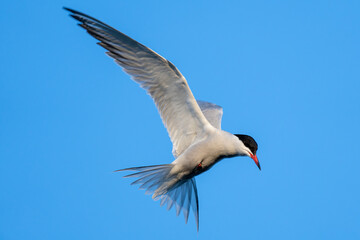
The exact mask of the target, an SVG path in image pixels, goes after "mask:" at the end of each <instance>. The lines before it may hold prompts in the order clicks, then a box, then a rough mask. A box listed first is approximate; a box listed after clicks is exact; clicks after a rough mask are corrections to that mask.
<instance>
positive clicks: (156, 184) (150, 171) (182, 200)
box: [115, 164, 199, 231]
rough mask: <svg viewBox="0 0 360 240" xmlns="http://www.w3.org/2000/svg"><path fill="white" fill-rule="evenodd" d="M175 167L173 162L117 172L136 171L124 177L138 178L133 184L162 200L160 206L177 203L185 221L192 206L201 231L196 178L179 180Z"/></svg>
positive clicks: (170, 205)
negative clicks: (174, 170)
mask: <svg viewBox="0 0 360 240" xmlns="http://www.w3.org/2000/svg"><path fill="white" fill-rule="evenodd" d="M173 167H174V165H173V164H164V165H153V166H144V167H133V168H125V169H120V170H117V171H115V172H120V171H136V172H135V173H132V174H129V175H126V176H124V177H125V178H128V177H135V178H138V179H137V180H135V181H134V182H132V183H131V185H134V184H141V185H140V187H139V189H145V190H146V192H145V194H152V197H153V199H154V200H155V201H157V200H161V201H160V206H164V205H166V204H167V210H170V209H171V208H172V207H173V206H174V205H175V208H176V215H177V216H178V215H179V214H180V212H181V211H182V212H183V213H184V217H185V223H187V221H188V218H189V212H190V206H191V208H192V211H193V212H194V215H195V220H196V226H197V230H198V231H199V201H198V193H197V188H196V182H195V178H190V179H184V180H181V179H180V180H179V179H178V178H177V175H173V174H171V173H170V171H171V169H172V168H173Z"/></svg>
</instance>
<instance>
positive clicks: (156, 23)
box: [0, 0, 360, 240]
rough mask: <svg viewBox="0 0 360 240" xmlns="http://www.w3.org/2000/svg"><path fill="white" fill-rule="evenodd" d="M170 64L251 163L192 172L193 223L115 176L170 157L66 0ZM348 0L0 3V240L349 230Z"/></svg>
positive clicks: (358, 86)
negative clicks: (250, 152) (252, 144)
mask: <svg viewBox="0 0 360 240" xmlns="http://www.w3.org/2000/svg"><path fill="white" fill-rule="evenodd" d="M63 6H67V7H70V8H73V9H76V10H79V11H82V12H84V13H87V14H90V15H91V16H94V17H96V18H98V19H100V20H101V21H104V22H106V23H107V24H109V25H111V26H113V27H115V28H117V29H119V30H120V31H122V32H124V33H125V34H128V35H129V36H131V37H132V38H134V39H136V40H137V41H139V42H141V43H143V44H145V45H146V46H148V47H150V48H152V49H153V50H155V51H156V52H158V53H159V54H161V55H162V56H164V57H165V58H167V59H169V60H170V61H172V62H173V63H174V64H175V65H176V66H177V67H178V69H179V70H180V71H181V72H182V74H183V75H184V76H185V77H186V78H187V80H188V83H189V85H190V87H191V89H192V91H193V93H194V95H195V97H196V98H197V99H201V100H206V101H210V102H213V103H216V104H218V105H221V106H222V107H223V108H224V116H223V122H222V127H223V129H224V130H227V131H229V132H232V133H244V134H249V135H251V136H253V137H254V138H255V139H256V140H257V142H258V144H259V150H258V157H259V160H260V163H261V166H262V171H261V172H260V171H259V170H258V168H257V167H256V165H255V164H254V162H253V161H252V160H251V159H250V158H244V157H243V158H241V157H238V158H232V159H226V160H223V161H222V162H220V163H219V164H217V165H216V166H215V167H214V168H212V169H211V170H210V171H208V172H206V173H204V174H202V175H200V176H198V177H197V185H198V191H199V200H200V232H199V233H197V232H196V225H195V221H194V217H193V215H192V214H191V215H190V220H189V223H188V224H185V223H184V219H183V216H180V217H176V214H175V211H174V209H172V211H171V212H168V211H166V209H165V208H161V207H160V206H159V203H158V202H154V201H153V200H152V199H151V198H150V197H149V196H146V195H144V192H143V191H139V190H137V187H134V186H130V185H129V183H130V180H129V179H123V178H122V174H120V173H113V172H112V171H113V170H116V169H120V168H126V167H133V166H141V165H153V164H163V163H170V162H172V161H173V156H172V154H171V149H172V145H171V142H170V140H169V138H168V136H167V132H166V130H165V128H164V127H163V125H162V122H161V120H160V117H159V115H158V113H157V111H156V108H155V106H154V104H153V102H152V100H151V99H150V97H149V96H148V95H146V94H145V91H144V90H142V89H141V88H139V87H138V86H137V84H135V83H134V82H132V81H131V80H130V78H129V77H128V76H127V75H126V74H125V73H123V72H122V70H121V68H120V67H118V66H117V65H116V64H115V63H114V62H113V61H112V60H111V59H110V58H109V57H107V56H106V55H105V54H104V50H103V49H102V48H101V47H99V46H97V45H96V44H95V43H96V40H94V39H93V38H92V37H90V36H89V35H88V34H86V32H85V31H84V30H83V29H81V28H79V27H78V26H76V22H75V21H74V20H73V19H71V18H70V17H68V13H67V12H65V11H64V10H63V9H62V7H63ZM359 12H360V2H359V1H355V0H354V1H350V0H349V1H285V0H284V1H268V0H263V1H210V0H207V1H196V3H195V1H171V2H170V1H145V0H144V1H136V0H133V1H121V0H116V1H115V0H102V1H93V0H90V1H79V0H75V1H74V0H71V1H70V0H63V1H59V0H54V1H39V0H33V1H4V2H3V3H2V6H1V9H0V27H1V38H0V39H1V40H0V41H1V44H0V48H1V58H0V76H1V77H0V239H4V240H20V239H21V240H23V239H36V240H43V239H44V240H45V239H52V240H55V239H195V238H196V239H359V238H360V207H359V202H360V193H359V187H360V177H359V168H360V157H359V151H358V149H359V144H360V141H359V134H360V93H359V91H360V45H359V43H360V28H359V27H360V15H359Z"/></svg>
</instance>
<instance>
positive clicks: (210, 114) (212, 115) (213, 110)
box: [197, 100, 223, 129]
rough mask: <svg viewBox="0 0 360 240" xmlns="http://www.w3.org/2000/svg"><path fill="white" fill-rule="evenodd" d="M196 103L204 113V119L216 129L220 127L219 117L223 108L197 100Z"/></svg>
mask: <svg viewBox="0 0 360 240" xmlns="http://www.w3.org/2000/svg"><path fill="white" fill-rule="evenodd" d="M197 103H198V105H199V107H200V109H201V111H202V113H203V114H204V115H205V117H206V119H207V120H208V121H209V122H210V124H211V125H213V126H214V127H215V128H217V129H221V118H222V115H223V108H222V107H220V106H219V105H216V104H213V103H210V102H205V101H200V100H197Z"/></svg>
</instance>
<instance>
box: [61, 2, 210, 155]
mask: <svg viewBox="0 0 360 240" xmlns="http://www.w3.org/2000/svg"><path fill="white" fill-rule="evenodd" d="M65 10H67V11H70V12H71V14H70V16H71V17H73V18H74V19H76V20H78V21H79V22H81V23H80V24H79V25H80V26H81V27H82V28H84V29H86V30H87V32H88V33H89V34H90V35H91V36H93V37H94V38H96V39H98V40H99V41H100V42H99V43H98V44H99V45H100V46H102V47H104V48H105V49H107V50H108V51H109V52H107V54H108V55H109V56H110V57H112V58H113V59H114V60H115V62H116V63H118V64H119V65H120V66H121V67H122V68H123V70H124V71H125V72H126V73H128V74H129V75H131V76H132V79H133V80H134V81H136V82H137V83H139V84H140V86H141V87H142V88H144V89H145V90H146V91H147V93H148V94H149V95H150V96H151V97H152V98H153V100H154V102H155V105H156V107H157V108H158V110H159V113H160V116H161V119H162V120H163V123H164V125H165V127H166V128H167V131H168V133H169V136H170V139H171V141H172V143H173V149H174V150H175V153H176V155H180V154H181V153H182V152H183V151H184V150H185V149H187V148H188V146H190V145H191V143H193V142H194V141H195V140H196V138H197V137H201V136H202V134H205V132H206V131H207V129H210V128H211V127H212V126H211V125H210V123H209V122H208V121H207V120H206V118H205V116H204V115H203V113H202V112H201V110H200V107H199V106H198V104H197V103H196V100H195V98H194V96H193V94H192V92H191V90H190V88H189V86H188V84H187V82H186V80H185V78H184V77H183V75H182V74H181V73H180V72H179V70H178V69H177V68H176V67H175V66H174V65H173V64H172V63H171V62H169V61H168V60H166V59H165V58H163V57H161V56H160V55H158V54H157V53H155V52H154V51H152V50H151V49H149V48H147V47H146V46H144V45H142V44H140V43H138V42H137V41H135V40H133V39H131V38H130V37H128V36H126V35H125V34H123V33H121V32H119V31H117V30H116V29H114V28H112V27H110V26H109V25H106V24H105V23H103V22H100V21H99V20H97V19H95V18H93V17H90V16H88V15H86V14H83V13H81V12H78V11H75V10H72V9H68V8H65ZM209 127H210V128H209ZM173 152H174V151H173Z"/></svg>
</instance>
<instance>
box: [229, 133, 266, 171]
mask: <svg viewBox="0 0 360 240" xmlns="http://www.w3.org/2000/svg"><path fill="white" fill-rule="evenodd" d="M234 135H235V136H236V137H238V138H239V140H240V141H241V142H242V143H243V145H244V146H243V149H242V151H243V154H242V155H244V156H249V157H251V158H252V159H253V160H254V162H255V164H256V165H257V166H258V168H259V169H260V170H261V167H260V163H259V160H258V158H257V156H256V151H257V149H258V145H257V143H256V142H255V140H254V139H253V138H252V137H250V136H248V135H243V134H234Z"/></svg>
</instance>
